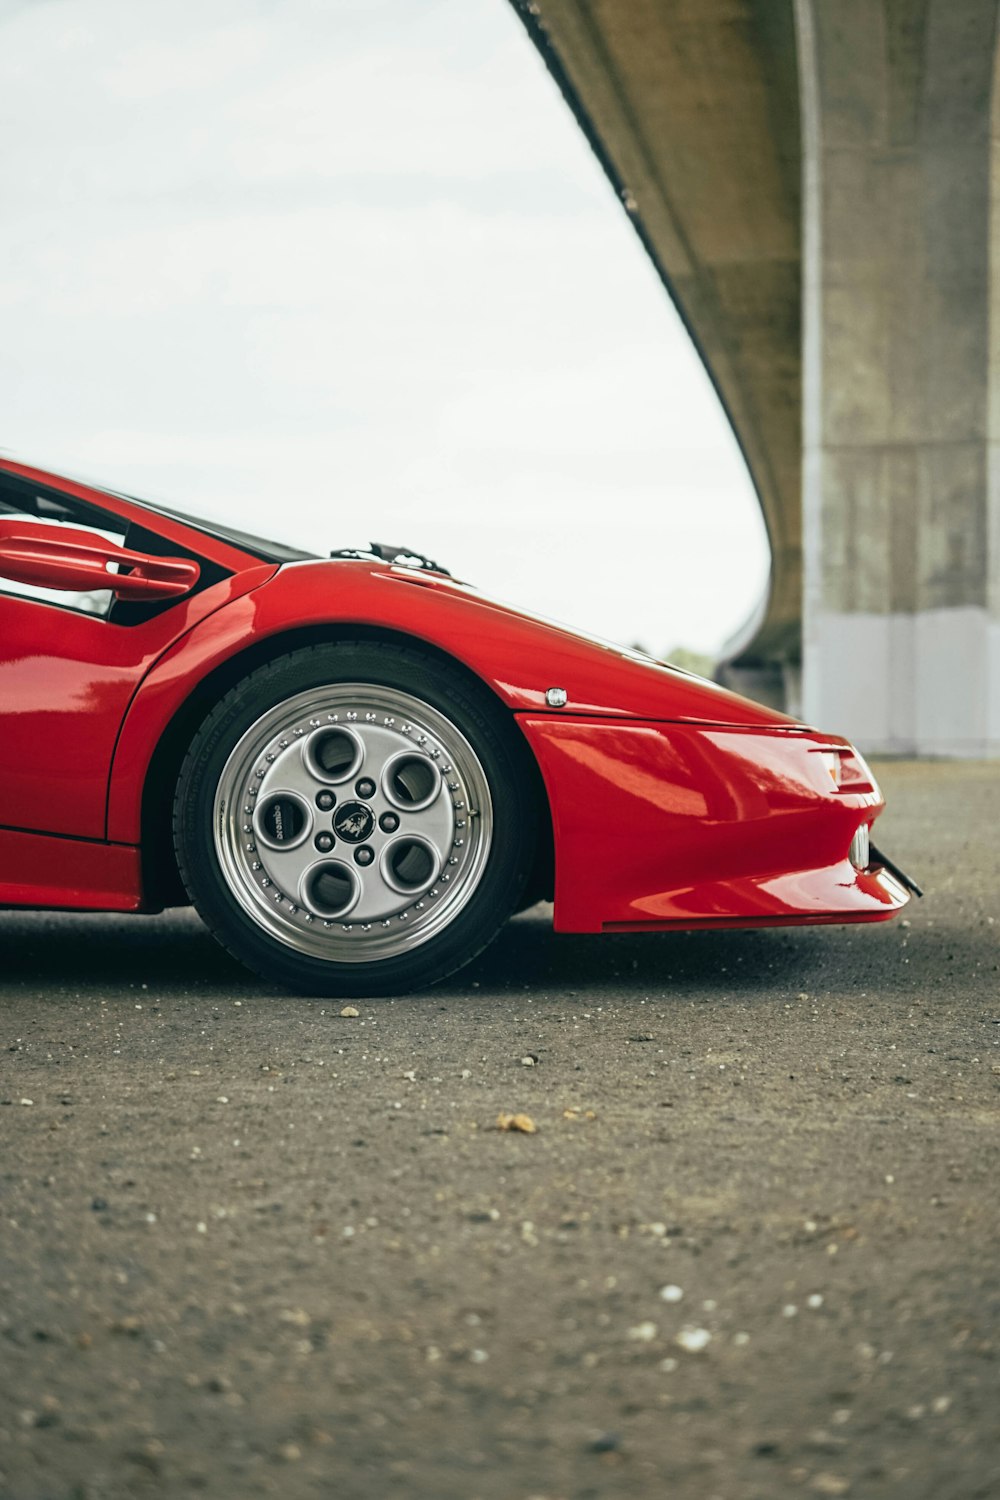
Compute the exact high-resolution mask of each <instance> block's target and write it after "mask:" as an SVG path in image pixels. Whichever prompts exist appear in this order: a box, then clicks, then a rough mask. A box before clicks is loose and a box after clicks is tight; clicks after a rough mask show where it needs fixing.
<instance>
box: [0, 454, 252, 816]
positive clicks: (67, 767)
mask: <svg viewBox="0 0 1000 1500" xmlns="http://www.w3.org/2000/svg"><path fill="white" fill-rule="evenodd" d="M25 472H27V473H29V474H30V471H22V473H21V474H20V475H12V474H10V473H9V472H5V471H0V521H4V522H6V523H7V524H6V525H5V527H4V529H5V531H6V532H7V533H8V540H9V538H10V534H11V533H17V536H16V537H15V541H17V539H18V538H20V542H21V548H22V551H24V550H25V549H27V550H28V551H29V552H30V550H31V543H32V541H33V539H35V538H39V537H41V536H43V535H44V536H45V537H46V538H49V537H53V536H58V537H59V538H61V537H65V539H66V543H67V544H70V545H69V548H68V550H69V551H70V553H72V551H73V550H74V549H78V548H79V547H80V546H84V545H86V546H90V548H91V553H93V544H94V542H95V541H96V542H97V543H98V544H99V543H100V540H101V539H104V540H105V541H106V542H107V544H108V548H109V550H111V551H113V549H115V548H116V547H121V546H124V547H126V548H128V549H129V552H130V553H131V554H132V555H133V556H134V555H136V554H138V555H139V556H140V559H141V560H143V561H146V562H148V563H149V564H150V565H151V567H152V565H153V564H154V562H155V560H156V559H157V558H159V559H160V560H161V571H168V572H169V569H170V567H171V566H173V565H172V564H171V563H169V562H167V563H166V564H165V566H164V565H163V563H162V560H163V559H164V558H176V559H179V560H180V559H184V558H187V559H189V560H192V561H194V563H195V564H196V566H195V567H194V568H193V569H192V568H190V566H189V567H188V572H187V575H186V576H188V577H190V575H191V574H192V573H193V574H194V575H195V578H196V582H195V583H194V584H193V585H192V586H190V587H189V588H188V589H187V590H186V592H185V593H184V597H167V598H160V599H152V600H141V599H140V600H135V599H122V598H116V595H115V593H114V591H113V586H112V588H107V589H105V588H102V587H87V586H86V580H83V582H84V586H83V587H82V588H81V587H79V586H78V587H76V588H73V587H69V588H67V587H60V588H50V587H47V586H45V585H44V584H42V583H40V582H38V581H37V580H35V581H30V582H26V581H24V575H25V573H26V572H28V573H30V572H31V570H30V569H26V568H25V567H24V566H23V564H20V565H18V566H15V565H14V563H13V562H12V561H11V558H10V556H8V557H6V558H5V557H4V556H3V555H0V828H4V829H9V830H23V831H25V832H32V833H53V834H61V835H64V836H70V837H74V838H83V839H103V838H104V836H105V820H106V803H107V789H108V777H109V771H110V766H111V760H112V756H113V753H114V747H115V741H116V738H117V735H118V731H119V729H120V726H121V723H122V720H123V718H124V716H125V712H126V709H127V708H128V705H129V702H130V700H131V698H132V695H133V694H134V693H135V691H136V688H137V687H138V684H139V683H140V681H141V680H142V677H143V676H144V674H145V673H146V671H147V670H148V669H149V667H150V666H151V665H152V663H153V662H154V661H155V660H156V658H157V657H158V656H160V655H161V654H162V652H163V651H165V650H166V649H167V648H168V647H169V646H170V644H171V643H172V642H173V641H174V640H176V639H177V638H178V636H180V635H182V634H183V633H184V632H185V631H186V630H188V629H189V628H190V627H191V626H192V625H193V624H194V623H196V621H197V620H199V619H201V618H203V617H204V616H205V615H206V614H207V613H209V612H211V611H212V610H213V609H215V608H218V607H219V605H220V604H221V603H224V602H226V600H227V599H228V598H229V597H231V595H232V593H233V592H234V588H233V584H234V583H235V584H236V586H237V587H236V590H235V591H240V590H239V587H238V585H239V579H238V578H237V579H234V578H233V574H232V571H231V569H227V568H226V567H224V566H221V565H220V563H219V562H218V561H217V560H213V558H212V556H211V555H210V554H211V552H212V550H213V549H212V547H211V545H209V546H208V547H207V549H206V553H207V555H205V554H201V555H200V554H199V552H196V551H194V550H193V549H192V547H191V545H190V542H191V539H195V540H197V533H192V532H189V531H188V532H186V529H185V528H178V527H177V526H176V525H174V524H172V523H170V522H167V521H164V522H163V524H162V529H157V530H152V529H150V528H151V527H158V526H159V522H160V518H158V517H157V518H154V517H152V516H151V515H150V513H149V512H146V511H144V510H141V509H139V508H137V507H136V506H134V505H130V504H129V503H127V502H122V503H121V505H120V506H119V505H118V504H116V502H115V500H114V498H113V497H107V504H106V505H100V504H95V503H93V502H92V501H91V500H90V499H89V498H88V499H83V498H81V496H80V494H72V493H67V492H65V491H63V490H62V489H59V488H56V487H52V486H48V485H45V484H39V483H35V482H33V481H32V480H31V479H30V478H25V477H24V473H25ZM74 488H78V487H74ZM84 493H89V492H86V491H84ZM11 523H16V524H11ZM33 527H34V528H36V529H35V530H34V531H32V528H33ZM56 528H58V533H57V532H56V530H55V529H56ZM164 532H166V533H167V534H166V535H164ZM25 539H26V540H25ZM88 539H89V540H88ZM206 541H207V539H206ZM50 545H51V546H55V547H56V548H57V549H58V542H56V543H50ZM7 550H8V553H11V552H12V551H13V550H14V549H13V548H12V547H10V546H8V549H7ZM214 550H215V552H216V556H218V553H219V551H220V550H221V551H222V552H223V554H229V556H228V557H227V561H230V562H231V563H232V562H233V561H235V562H237V563H240V562H242V566H243V568H244V569H246V570H247V575H246V576H247V579H248V582H247V585H246V586H250V581H256V574H257V573H258V568H257V567H254V560H251V559H249V558H247V559H241V558H240V555H239V554H238V553H234V552H232V549H229V548H221V549H220V548H218V547H216V548H215V549H214ZM2 552H3V547H2V545H0V554H2ZM102 566H103V564H102ZM115 566H116V565H115V564H110V565H109V567H110V570H111V571H113V570H114V568H115ZM5 569H6V576H5ZM12 571H13V572H15V573H17V572H20V573H21V575H22V576H21V577H19V578H18V577H14V578H12V577H11V576H10V573H11V572H12ZM35 571H36V572H41V573H44V569H41V570H37V569H36V570H35ZM126 571H128V568H126ZM138 571H139V572H141V571H142V568H141V566H140V567H139V569H138ZM46 576H48V575H46ZM180 576H184V568H183V564H181V566H180ZM97 581H98V582H99V580H97Z"/></svg>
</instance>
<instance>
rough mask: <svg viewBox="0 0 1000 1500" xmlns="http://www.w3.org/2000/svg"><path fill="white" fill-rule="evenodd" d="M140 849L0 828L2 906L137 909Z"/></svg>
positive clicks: (86, 909)
mask: <svg viewBox="0 0 1000 1500" xmlns="http://www.w3.org/2000/svg"><path fill="white" fill-rule="evenodd" d="M141 905H142V870H141V865H140V859H139V850H138V849H127V848H125V847H123V846H122V845H121V844H103V843H97V842H91V840H89V839H60V838H52V837H51V836H49V835H47V834H44V833H18V832H16V831H15V830H13V829H9V828H0V906H32V907H45V906H53V907H60V908H65V907H70V908H72V909H73V910H74V911H138V910H139V908H140V907H141Z"/></svg>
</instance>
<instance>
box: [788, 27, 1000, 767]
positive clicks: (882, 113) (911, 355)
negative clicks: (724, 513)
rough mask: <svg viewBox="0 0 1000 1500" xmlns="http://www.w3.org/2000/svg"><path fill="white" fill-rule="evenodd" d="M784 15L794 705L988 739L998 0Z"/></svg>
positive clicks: (932, 737)
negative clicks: (792, 55)
mask: <svg viewBox="0 0 1000 1500" xmlns="http://www.w3.org/2000/svg"><path fill="white" fill-rule="evenodd" d="M797 14H798V21H799V41H800V79H801V90H802V103H803V127H804V142H805V153H804V159H805V173H806V188H805V203H804V207H805V270H804V288H805V338H806V343H805V377H804V387H805V390H804V395H805V407H804V410H805V468H804V493H803V505H804V512H805V535H806V593H805V659H804V684H805V701H804V709H805V713H806V716H807V717H811V718H813V719H822V721H823V722H825V723H835V724H839V725H841V726H843V729H844V732H845V733H847V734H849V735H853V736H854V737H856V738H857V739H858V740H859V741H860V742H861V743H862V744H864V745H866V746H869V747H871V748H874V749H883V750H884V749H890V750H896V751H902V752H910V753H912V752H913V751H915V750H919V751H920V752H922V753H931V754H946V755H988V754H993V755H996V754H1000V509H998V504H997V500H996V495H997V493H1000V492H998V491H997V479H996V475H995V472H994V471H995V468H996V460H995V451H996V436H997V425H998V421H1000V409H997V410H991V399H992V402H993V405H994V407H995V406H996V397H995V396H994V395H992V386H993V384H994V382H995V378H996V352H997V351H996V340H997V333H996V329H995V327H994V328H991V317H992V313H991V307H992V300H993V298H992V278H993V275H994V274H995V273H994V271H993V263H994V261H995V259H996V249H995V246H994V234H993V224H992V222H991V219H992V214H993V212H994V211H995V210H993V209H992V208H991V196H992V193H993V170H994V169H993V161H994V156H995V145H994V140H993V135H992V131H991V115H992V112H993V110H994V108H995V102H994V99H993V91H994V73H995V49H996V26H997V4H996V0H963V3H954V0H920V3H916V0H908V3H905V4H899V3H897V4H893V5H888V6H883V5H871V4H869V3H867V0H847V3H842V0H797ZM991 492H992V493H993V497H994V498H993V500H992V504H991Z"/></svg>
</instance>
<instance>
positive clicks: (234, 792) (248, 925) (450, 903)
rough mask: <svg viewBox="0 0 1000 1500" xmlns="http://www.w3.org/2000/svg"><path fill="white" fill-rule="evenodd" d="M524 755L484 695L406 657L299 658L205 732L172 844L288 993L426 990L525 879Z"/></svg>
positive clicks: (370, 646)
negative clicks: (421, 988)
mask: <svg viewBox="0 0 1000 1500" xmlns="http://www.w3.org/2000/svg"><path fill="white" fill-rule="evenodd" d="M525 756H526V750H525V747H524V744H523V741H521V740H520V737H519V735H518V732H517V730H516V728H515V727H514V726H513V724H512V723H511V721H510V720H509V718H508V716H507V715H506V714H505V712H504V711H503V710H502V708H501V707H500V706H499V705H498V704H497V703H496V702H495V701H494V700H493V698H492V695H490V694H489V693H488V692H487V691H486V690H485V689H484V688H481V687H480V686H479V685H478V684H476V683H474V682H472V681H469V680H468V679H467V678H466V676H465V674H464V673H462V672H461V671H460V670H458V669H455V668H451V667H449V666H448V665H447V664H441V663H439V662H438V661H437V660H436V659H434V658H431V657H429V656H427V655H425V654H424V653H422V652H420V651H418V650H415V649H410V648H408V647H403V646H397V645H394V644H388V643H386V644H381V643H375V642H367V641H355V642H344V643H338V644H336V645H329V646H317V647H306V648H303V649H301V650H298V651H293V652H290V653H289V654H288V655H285V656H282V657H279V658H278V659H277V660H275V661H272V662H269V663H267V664H266V665H264V666H262V667H259V668H258V669H257V670H256V671H253V672H251V673H250V674H249V675H248V676H247V677H245V678H244V679H243V680H242V681H241V682H240V683H238V684H237V685H236V686H235V687H234V688H233V689H232V690H231V691H230V692H228V693H227V694H226V695H225V697H224V698H222V699H221V701H220V702H219V703H218V704H217V706H216V707H215V709H214V710H213V711H212V712H211V713H210V714H209V715H208V717H207V718H206V719H205V721H204V722H203V723H202V725H201V727H200V728H199V730H198V732H197V733H196V735H195V737H194V740H193V742H192V744H191V746H190V749H189V751H188V754H187V757H186V759H185V761H184V764H183V767H182V769H181V773H180V777H179V780H178V785H177V792H176V798H175V807H174V834H175V843H176V848H177V856H178V862H179V865H180V870H181V876H182V878H183V880H184V883H185V886H186V888H187V890H188V893H189V895H190V897H191V899H192V901H193V903H194V905H195V906H196V907H197V909H198V911H199V912H200V913H201V915H202V917H203V918H204V920H205V921H206V923H207V924H208V926H209V927H210V928H211V929H212V931H213V932H214V933H215V935H216V936H217V937H218V938H219V940H220V941H221V942H222V943H223V944H224V945H225V946H226V947H227V948H229V949H230V950H231V951H232V952H233V953H234V954H235V955H236V956H237V957H238V958H240V959H242V960H243V962H244V963H246V964H248V965H249V966H250V967H251V968H253V969H255V970H257V971H258V972H259V973H261V974H263V975H265V976H266V977H268V978H271V979H276V980H278V981H279V982H280V983H282V984H285V985H288V986H290V987H291V988H293V989H298V990H304V991H307V992H310V993H317V994H326V995H370V994H383V993H390V992H393V991H400V990H407V989H415V988H419V987H420V986H422V985H427V984H431V983H433V982H434V981H436V980H438V979H441V978H443V977H444V976H445V975H446V974H449V973H451V972H453V971H454V970H455V969H457V968H459V967H460V966H461V965H462V964H464V963H466V962H467V961H468V960H469V959H470V958H472V957H473V956H474V954H476V953H477V952H479V951H480V949H482V948H484V947H485V946H486V945H487V943H489V942H490V941H491V940H492V938H493V937H494V936H495V934H496V932H497V931H498V930H499V928H500V927H501V926H502V924H503V923H504V922H505V921H506V919H507V918H508V917H509V915H510V913H511V912H512V911H513V910H514V908H515V906H516V905H517V902H518V898H519V897H520V895H521V892H522V890H523V887H524V883H525V880H526V879H527V876H528V874H529V872H530V869H531V865H532V857H533V853H534V848H535V838H536V827H537V823H538V809H537V805H536V802H535V793H534V787H533V783H532V779H531V777H530V775H529V774H528V770H529V768H528V766H527V765H526V762H525Z"/></svg>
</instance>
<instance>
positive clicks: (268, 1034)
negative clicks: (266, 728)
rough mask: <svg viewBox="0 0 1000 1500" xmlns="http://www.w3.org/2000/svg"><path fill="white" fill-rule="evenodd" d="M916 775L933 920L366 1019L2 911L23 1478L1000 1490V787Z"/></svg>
mask: <svg viewBox="0 0 1000 1500" xmlns="http://www.w3.org/2000/svg"><path fill="white" fill-rule="evenodd" d="M880 774H881V779H882V780H883V783H884V786H885V789H886V792H887V795H888V798H889V804H890V806H889V811H888V812H887V813H886V814H885V816H884V818H883V820H882V822H881V824H880V827H879V834H880V838H879V842H880V843H882V844H884V847H885V848H886V849H887V851H888V852H890V853H891V854H892V855H893V856H894V857H895V858H897V859H898V861H899V862H900V863H901V864H902V865H903V866H904V868H910V869H912V871H913V873H914V874H915V875H917V876H918V877H919V878H921V879H922V881H923V882H924V884H925V886H926V888H927V897H926V899H925V900H924V901H923V902H914V903H912V904H911V906H910V908H909V910H908V912H907V914H906V918H905V920H897V921H895V922H893V923H889V924H884V925H879V926H875V927H869V928H862V927H854V928H836V927H831V928H816V929H788V930H784V931H781V930H770V931H762V932H756V933H754V932H748V933H740V932H721V933H717V934H711V933H696V934H691V935H680V934H668V935H661V936H651V937H645V938H644V937H638V936H635V937H633V936H620V937H615V938H565V937H564V938H556V937H554V936H553V934H552V932H551V929H550V927H549V925H548V922H547V915H546V912H545V910H544V909H539V910H537V911H535V912H532V913H528V914H525V915H524V916H523V917H520V918H518V919H517V920H515V921H514V922H513V923H511V925H510V926H509V928H508V929H507V930H506V931H505V932H504V934H503V935H502V937H501V939H500V941H499V942H498V943H497V944H496V946H495V947H494V948H493V949H492V950H491V951H490V953H489V954H487V955H486V956H485V957H483V958H482V959H481V960H479V961H478V962H477V963H476V965H475V966H474V967H473V968H471V969H470V970H467V971H466V972H465V973H464V974H463V975H461V976H460V977H459V978H458V979H457V980H455V981H454V982H452V983H450V984H448V985H446V986H444V987H442V988H439V989H438V990H435V991H433V992H430V993H426V994H423V995H419V996H407V997H400V998H396V999H391V1000H384V1001H376V1002H372V1001H365V1002H359V1005H358V1009H359V1011H360V1014H359V1015H358V1016H356V1017H353V1018H347V1017H341V1016H340V1015H339V1014H338V1012H339V1009H340V1003H337V1004H334V1005H331V1004H325V1003H323V1002H317V1001H315V1000H304V999H298V998H294V997H289V996H288V995H284V994H279V993H275V992H271V991H269V990H267V989H266V988H265V987H263V986H262V985H260V984H259V983H257V982H255V981H254V980H252V979H250V978H249V977H247V976H245V975H244V974H243V973H242V972H241V970H240V969H239V968H238V967H237V966H236V965H235V964H234V963H232V962H231V961H230V960H229V959H228V958H227V957H226V955H224V954H223V953H222V952H221V951H220V950H219V949H217V948H216V947H215V945H214V944H213V942H212V940H211V939H210V938H209V937H208V935H207V934H206V933H205V932H204V931H203V930H202V929H201V928H200V926H199V924H198V923H197V921H196V919H194V918H193V917H192V916H191V915H190V914H186V913H179V914H168V915H165V916H163V917H156V918H126V919H118V918H109V917H91V918H78V917H71V916H51V915H31V916H25V915H18V914H15V913H5V914H3V915H2V916H0V975H2V978H0V987H2V1010H0V1014H2V1016H3V1031H4V1042H3V1051H2V1052H0V1101H2V1107H0V1146H2V1162H0V1495H3V1496H4V1497H5V1500H8V1497H9V1500H114V1497H119V1496H123V1497H124V1496H128V1497H131V1496H140V1497H145V1496H152V1497H162V1496H169V1497H175V1496H176V1497H181V1496H189V1495H193V1494H197V1493H199V1492H200V1493H204V1494H207V1495H210V1496H213V1497H229V1496H234V1497H241V1500H242V1497H253V1496H272V1495H275V1496H277V1495H280V1496H282V1497H285V1500H298V1497H312V1496H329V1497H336V1500H362V1497H364V1500H369V1497H371V1500H376V1497H378V1500H381V1497H400V1500H404V1497H419V1500H475V1497H479V1500H542V1497H545V1500H590V1497H600V1500H605V1497H607V1500H618V1497H621V1500H625V1497H628V1500H635V1497H647V1496H648V1497H651V1500H652V1497H656V1500H660V1497H675V1500H713V1497H718V1500H780V1497H784V1496H786V1495H788V1496H799V1495H801V1496H805V1497H813V1496H816V1495H825V1496H836V1495H850V1496H859V1497H865V1500H881V1497H889V1496H893V1497H895V1496H900V1497H902V1496H905V1497H907V1500H924V1497H926V1500H973V1497H978V1500H986V1497H996V1496H997V1495H1000V1362H998V1361H1000V1327H998V1313H1000V1269H998V1246H1000V1238H998V1228H1000V1207H998V1182H1000V1174H998V1157H1000V1138H998V1125H1000V971H998V964H1000V912H998V910H997V908H998V889H1000V881H998V853H997V847H998V845H997V836H996V831H997V813H998V810H1000V767H998V766H996V765H994V766H987V765H950V766H949V765H928V764H923V765H917V764H908V763H891V764H886V765H884V766H882V767H881V768H880ZM525 1059H527V1061H525ZM503 1112H506V1113H517V1112H524V1113H525V1114H527V1115H529V1116H530V1117H531V1118H532V1119H533V1121H534V1122H535V1124H536V1125H537V1131H536V1133H534V1134H519V1133H516V1132H510V1131H500V1130H498V1129H497V1128H496V1121H497V1118H498V1116H499V1115H500V1114H501V1113H503ZM667 1289H670V1290H667Z"/></svg>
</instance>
